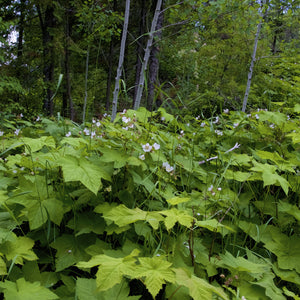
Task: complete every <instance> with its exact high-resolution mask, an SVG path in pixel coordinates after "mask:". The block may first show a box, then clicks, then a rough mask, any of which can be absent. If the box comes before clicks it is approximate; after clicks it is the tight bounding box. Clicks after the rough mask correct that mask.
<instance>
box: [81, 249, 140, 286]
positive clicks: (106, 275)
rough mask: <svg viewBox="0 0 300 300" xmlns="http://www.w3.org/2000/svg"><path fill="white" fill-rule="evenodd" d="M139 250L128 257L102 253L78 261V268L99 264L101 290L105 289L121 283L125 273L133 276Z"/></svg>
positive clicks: (97, 277)
mask: <svg viewBox="0 0 300 300" xmlns="http://www.w3.org/2000/svg"><path fill="white" fill-rule="evenodd" d="M138 254H139V250H133V251H132V253H131V254H130V255H128V256H126V257H118V258H115V257H111V256H108V255H105V254H100V255H96V256H94V257H92V258H91V259H90V260H89V261H88V262H79V263H77V265H76V266H77V267H78V268H92V267H95V266H99V268H98V272H97V274H96V280H97V287H98V290H99V291H105V290H108V289H110V288H112V287H113V286H114V285H116V284H118V283H120V282H121V281H122V278H123V276H124V275H128V276H131V275H132V274H133V273H134V271H135V269H136V258H135V257H136V256H137V255H138Z"/></svg>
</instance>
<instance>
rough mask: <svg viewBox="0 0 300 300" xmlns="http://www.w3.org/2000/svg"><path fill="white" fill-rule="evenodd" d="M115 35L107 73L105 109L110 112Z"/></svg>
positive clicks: (112, 38)
mask: <svg viewBox="0 0 300 300" xmlns="http://www.w3.org/2000/svg"><path fill="white" fill-rule="evenodd" d="M116 9H117V1H116V0H114V5H113V10H114V11H116ZM114 43H115V41H114V37H113V36H112V37H111V40H110V45H109V57H108V73H107V81H106V102H105V110H106V112H107V113H108V112H109V109H110V95H111V84H112V72H113V67H114V60H113V58H114Z"/></svg>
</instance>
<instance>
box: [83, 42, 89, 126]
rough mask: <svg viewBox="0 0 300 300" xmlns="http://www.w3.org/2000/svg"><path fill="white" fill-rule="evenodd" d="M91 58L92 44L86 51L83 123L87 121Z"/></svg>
mask: <svg viewBox="0 0 300 300" xmlns="http://www.w3.org/2000/svg"><path fill="white" fill-rule="evenodd" d="M89 60H90V45H88V49H87V52H86V61H85V79H84V101H83V114H82V123H84V122H85V114H86V106H87V98H88V74H89Z"/></svg>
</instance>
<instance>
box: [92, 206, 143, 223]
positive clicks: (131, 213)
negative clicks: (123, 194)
mask: <svg viewBox="0 0 300 300" xmlns="http://www.w3.org/2000/svg"><path fill="white" fill-rule="evenodd" d="M95 212H97V213H102V214H103V218H104V219H105V220H107V221H108V224H110V223H111V222H114V223H115V224H117V225H118V226H120V227H122V226H125V225H128V224H131V223H134V222H136V221H140V220H145V219H146V216H147V212H145V211H143V210H141V209H139V208H135V209H129V208H127V207H126V206H125V205H124V204H121V205H118V206H115V205H109V204H108V203H105V204H100V205H98V206H96V208H95Z"/></svg>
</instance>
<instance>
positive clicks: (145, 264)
mask: <svg viewBox="0 0 300 300" xmlns="http://www.w3.org/2000/svg"><path fill="white" fill-rule="evenodd" d="M139 262H140V265H139V266H137V268H136V270H135V275H134V277H135V278H145V279H144V280H143V282H144V284H145V285H146V287H147V289H148V291H149V292H150V294H151V295H152V296H153V298H155V296H156V295H157V294H158V293H159V291H160V290H161V288H162V286H163V284H165V283H166V282H175V274H174V272H173V270H172V269H171V266H172V263H170V262H168V261H166V260H164V259H162V258H161V257H158V256H154V257H139Z"/></svg>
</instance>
